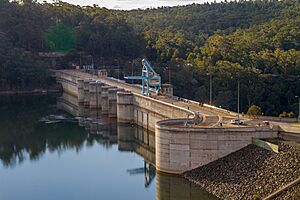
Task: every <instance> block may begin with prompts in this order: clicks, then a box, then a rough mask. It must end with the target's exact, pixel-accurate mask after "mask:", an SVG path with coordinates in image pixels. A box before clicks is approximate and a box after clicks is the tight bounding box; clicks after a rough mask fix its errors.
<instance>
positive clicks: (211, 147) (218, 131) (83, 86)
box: [55, 70, 278, 174]
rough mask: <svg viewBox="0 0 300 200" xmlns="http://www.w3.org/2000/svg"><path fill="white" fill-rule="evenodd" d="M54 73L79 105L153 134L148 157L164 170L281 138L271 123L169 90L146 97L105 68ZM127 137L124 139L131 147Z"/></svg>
mask: <svg viewBox="0 0 300 200" xmlns="http://www.w3.org/2000/svg"><path fill="white" fill-rule="evenodd" d="M55 77H56V79H57V82H58V83H60V84H61V85H62V88H63V91H64V92H65V93H68V94H69V97H68V98H70V99H72V98H73V100H74V101H77V102H78V104H80V105H84V106H85V107H89V108H91V109H92V110H95V111H96V113H97V112H101V114H104V115H106V116H107V117H108V118H115V119H116V120H117V122H118V123H119V124H127V125H130V124H136V125H138V126H140V127H141V128H142V130H143V131H146V132H152V133H153V134H150V135H151V136H149V137H151V139H150V138H148V139H149V140H148V142H149V144H150V142H151V145H150V146H152V147H153V148H152V153H153V151H154V152H155V154H152V156H150V157H151V158H150V157H149V160H152V162H151V163H152V164H154V165H155V167H156V170H157V171H160V172H166V173H172V174H180V173H182V172H184V171H187V170H191V169H194V168H196V167H199V166H202V165H205V164H207V163H210V162H212V161H214V160H217V159H219V158H222V157H224V156H226V155H228V154H230V153H232V152H235V151H237V150H239V149H241V148H243V147H245V146H247V145H248V144H251V142H252V138H274V137H277V136H278V130H276V129H275V128H271V127H270V126H259V127H258V126H254V125H246V126H236V125H232V124H230V123H228V121H230V119H233V118H234V117H235V115H236V113H233V112H230V111H226V110H223V109H219V108H216V107H213V106H210V105H206V104H202V103H200V102H195V101H191V100H187V99H183V98H179V97H174V96H173V95H172V94H170V93H168V91H169V90H165V91H166V92H165V93H164V92H163V94H161V95H157V94H155V93H151V94H150V96H144V95H142V94H141V87H140V86H139V85H132V84H128V83H126V82H124V81H121V80H118V79H115V78H112V77H107V74H106V73H103V71H99V72H98V73H96V74H89V73H86V72H84V71H80V70H57V71H55ZM73 112H77V113H80V112H83V111H82V110H78V109H77V110H76V109H75V110H74V111H73ZM83 114H84V113H80V115H83ZM196 119H200V120H197V121H199V122H197V123H196ZM221 122H222V125H221ZM125 127H126V126H125ZM90 128H91V129H93V127H92V126H91V127H90ZM118 137H122V135H120V136H118ZM126 137H128V136H127V135H126V136H124V138H123V139H121V138H120V139H121V140H123V141H124V148H129V147H126V140H127V139H128V138H126ZM145 138H146V139H147V137H145ZM145 138H144V139H145ZM153 155H155V156H153ZM241 159H242V158H241Z"/></svg>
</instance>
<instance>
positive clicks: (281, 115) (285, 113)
mask: <svg viewBox="0 0 300 200" xmlns="http://www.w3.org/2000/svg"><path fill="white" fill-rule="evenodd" d="M279 117H282V118H295V117H296V115H295V113H293V112H289V113H287V112H283V113H281V114H280V115H279Z"/></svg>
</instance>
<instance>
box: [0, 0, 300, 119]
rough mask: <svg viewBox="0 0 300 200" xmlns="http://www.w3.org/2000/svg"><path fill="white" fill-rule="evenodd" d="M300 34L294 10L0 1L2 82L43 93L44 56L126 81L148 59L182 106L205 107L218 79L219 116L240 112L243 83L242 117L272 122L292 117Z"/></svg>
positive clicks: (293, 4) (292, 3)
mask: <svg viewBox="0 0 300 200" xmlns="http://www.w3.org/2000/svg"><path fill="white" fill-rule="evenodd" d="M299 26H300V1H298V0H283V1H278V0H256V1H255V0H252V1H245V0H239V1H232V2H231V1H230V2H223V3H206V4H203V5H197V4H193V5H188V6H181V7H172V8H167V7H163V8H158V9H147V10H132V11H116V10H108V9H105V8H101V7H99V6H97V5H94V6H89V7H80V6H75V5H71V4H68V3H63V2H55V3H37V2H35V1H32V0H23V1H12V2H10V1H8V0H0V36H1V37H0V39H1V40H0V72H1V73H0V82H1V85H2V88H4V87H5V88H7V87H9V88H21V89H22V88H26V87H34V86H39V87H40V86H43V84H45V83H46V82H45V81H43V80H45V79H47V67H46V66H45V64H43V63H42V62H41V61H39V58H38V56H37V54H38V52H64V53H66V54H67V56H66V57H65V60H64V63H65V65H64V67H68V63H69V64H70V63H77V64H79V63H80V62H79V58H80V56H79V55H88V56H90V57H92V58H93V61H94V63H95V64H96V66H98V67H101V66H102V65H104V62H105V63H108V64H106V65H109V64H115V63H116V62H118V64H120V65H121V66H122V67H123V70H124V71H123V73H124V74H126V73H129V72H130V71H131V68H130V65H131V64H132V60H136V59H139V58H142V57H148V59H149V60H150V61H151V62H152V63H153V64H154V65H155V68H156V69H157V71H159V72H160V74H161V75H162V78H163V81H164V82H171V83H172V84H173V85H174V86H175V94H176V95H178V96H183V97H187V98H191V99H195V100H199V101H202V102H208V101H209V78H210V77H212V80H213V103H214V104H216V105H218V106H221V107H225V108H228V109H232V110H236V107H237V106H236V105H237V85H238V82H239V83H240V86H241V87H240V88H241V92H240V94H241V108H242V111H244V112H246V111H247V109H248V107H249V106H251V105H252V104H255V105H258V106H260V107H262V111H263V112H264V113H265V114H266V115H279V114H280V113H281V112H283V111H286V112H291V111H292V112H294V113H295V112H297V99H296V98H295V95H300V30H299ZM116 60H117V61H116ZM130 62H131V64H130ZM136 64H139V63H136ZM139 70H140V68H138V67H135V68H134V71H135V73H139ZM130 73H131V72H130ZM1 85H0V87H1Z"/></svg>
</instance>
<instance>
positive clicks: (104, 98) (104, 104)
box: [101, 85, 114, 114]
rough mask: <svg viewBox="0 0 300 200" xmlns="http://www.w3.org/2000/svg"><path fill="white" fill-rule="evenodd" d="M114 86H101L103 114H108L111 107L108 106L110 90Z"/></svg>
mask: <svg viewBox="0 0 300 200" xmlns="http://www.w3.org/2000/svg"><path fill="white" fill-rule="evenodd" d="M112 88H114V87H112V86H108V85H105V86H102V87H101V112H102V114H108V111H109V107H108V90H109V89H112Z"/></svg>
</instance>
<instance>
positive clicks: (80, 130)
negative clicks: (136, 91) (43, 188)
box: [0, 94, 214, 200]
mask: <svg viewBox="0 0 300 200" xmlns="http://www.w3.org/2000/svg"><path fill="white" fill-rule="evenodd" d="M100 113H101V112H99V110H92V109H89V108H86V107H84V106H82V105H79V104H78V102H77V99H76V98H74V97H73V96H70V95H67V94H63V96H62V97H59V98H57V97H55V96H36V97H31V96H28V97H27V96H22V97H1V98H0V160H1V162H2V164H3V166H4V167H5V168H13V167H17V166H18V165H20V164H22V163H24V161H25V160H30V161H38V160H39V159H40V158H42V157H43V155H45V154H46V152H58V153H59V154H63V152H65V151H67V150H70V149H75V150H76V152H77V153H80V151H81V150H82V149H84V148H85V147H92V146H94V145H95V144H100V145H101V146H102V147H104V149H107V150H109V149H111V148H113V146H116V145H117V149H118V151H119V152H120V153H122V152H134V153H135V154H138V155H140V156H141V157H143V160H144V161H143V163H140V166H137V167H136V166H132V167H130V168H127V169H124V171H125V172H126V174H127V177H135V176H143V179H144V187H145V188H147V189H148V188H150V187H152V186H153V187H155V184H156V199H157V200H170V199H214V198H213V197H212V196H211V195H209V194H207V193H206V192H202V191H200V190H199V188H197V187H196V186H194V185H193V184H191V183H190V182H188V181H186V180H184V179H183V178H181V177H178V176H171V175H167V174H161V173H157V172H156V171H155V137H154V133H152V132H149V131H147V130H145V129H143V128H142V127H137V126H131V125H121V124H117V122H116V120H115V119H111V118H108V117H105V116H103V115H100ZM50 115H52V117H53V116H60V117H58V119H61V120H53V123H45V120H42V121H40V119H43V117H47V116H50ZM44 119H45V118H44ZM48 119H49V118H48ZM50 119H52V118H51V117H50ZM63 119H68V120H63ZM69 119H73V120H69ZM39 121H40V122H39ZM46 121H47V120H46ZM48 122H49V121H48ZM90 159H93V158H90ZM119 164H121V165H122V163H119ZM0 169H1V168H0ZM107 171H108V173H113V171H111V170H110V169H107ZM104 181H105V180H104ZM153 187H152V188H153ZM0 196H1V195H0ZM128 196H130V195H129V194H128ZM124 199H127V198H126V197H124ZM145 199H146V198H145Z"/></svg>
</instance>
